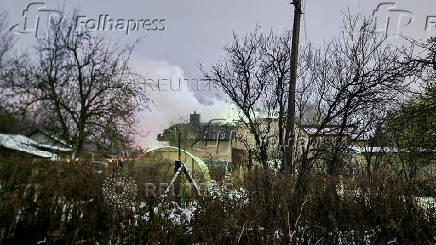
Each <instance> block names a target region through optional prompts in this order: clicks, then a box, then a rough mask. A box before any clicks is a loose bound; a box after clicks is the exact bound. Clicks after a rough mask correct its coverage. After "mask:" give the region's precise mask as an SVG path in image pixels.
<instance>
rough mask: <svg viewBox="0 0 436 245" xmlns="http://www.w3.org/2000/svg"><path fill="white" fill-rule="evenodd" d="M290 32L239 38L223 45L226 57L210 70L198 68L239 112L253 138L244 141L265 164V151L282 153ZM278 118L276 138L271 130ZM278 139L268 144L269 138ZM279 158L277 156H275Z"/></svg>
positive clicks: (254, 33)
mask: <svg viewBox="0 0 436 245" xmlns="http://www.w3.org/2000/svg"><path fill="white" fill-rule="evenodd" d="M289 40H290V34H289V33H285V34H283V35H278V34H275V33H273V32H272V31H271V32H270V33H268V34H263V33H260V31H259V28H257V29H256V31H254V32H252V33H250V34H248V35H246V36H244V37H242V38H241V37H239V36H238V35H236V34H234V36H233V43H232V44H231V45H229V46H227V47H226V48H225V51H226V53H227V57H226V59H225V60H223V61H222V62H219V63H216V64H214V65H213V66H212V67H211V68H210V70H206V69H204V68H203V67H202V71H203V73H204V75H205V76H206V77H207V78H208V79H210V80H211V81H213V82H214V83H215V84H216V85H217V86H218V87H220V88H221V89H222V90H223V91H224V93H225V94H227V96H228V98H229V99H230V102H231V103H232V104H234V105H235V106H236V108H237V109H238V110H239V113H240V115H241V122H242V124H243V126H244V127H245V128H246V129H247V130H248V132H249V133H250V134H252V135H253V137H254V143H251V144H245V145H246V146H247V147H248V148H249V149H248V148H247V150H248V152H249V153H250V154H249V155H250V162H251V160H252V159H251V157H253V158H254V159H255V160H257V161H258V162H260V163H261V164H262V165H263V167H265V168H266V167H267V166H268V160H271V159H268V158H269V157H270V156H269V154H268V150H269V149H270V148H271V147H273V148H275V149H280V150H279V151H281V152H283V145H284V127H283V126H284V125H285V120H286V118H285V111H286V109H285V108H286V102H287V100H286V91H285V88H286V87H287V84H288V81H289V69H290V64H289V62H290V48H289V43H290V42H289ZM272 119H277V120H278V131H279V132H278V137H277V135H274V133H271V131H272V127H273V124H274V125H277V123H275V120H272ZM274 138H278V141H277V142H276V143H274V144H275V145H274V146H272V144H273V143H272V139H274ZM281 155H282V154H281ZM279 158H280V156H279Z"/></svg>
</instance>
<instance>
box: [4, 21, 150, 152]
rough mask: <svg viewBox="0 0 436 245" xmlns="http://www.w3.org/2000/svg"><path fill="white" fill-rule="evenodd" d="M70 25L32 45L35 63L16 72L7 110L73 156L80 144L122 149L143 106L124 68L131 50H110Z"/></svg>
mask: <svg viewBox="0 0 436 245" xmlns="http://www.w3.org/2000/svg"><path fill="white" fill-rule="evenodd" d="M72 23H74V18H73V19H72V21H62V22H60V23H52V25H51V28H50V31H49V36H48V38H46V39H39V41H38V46H37V48H36V50H35V52H36V54H37V58H36V59H34V60H33V59H29V61H28V62H25V63H23V64H21V66H20V67H17V69H16V70H15V74H14V76H15V77H14V79H12V81H10V84H9V86H10V87H11V88H13V90H14V94H13V99H12V100H10V101H11V103H13V104H12V105H10V106H15V107H16V108H17V110H19V111H21V112H23V113H33V114H34V115H37V116H38V117H39V118H40V119H41V120H42V121H43V122H44V123H45V125H46V126H47V127H48V128H47V129H48V130H50V131H51V132H53V133H54V134H57V135H58V136H60V137H61V138H62V139H64V140H66V141H67V142H68V143H70V144H71V145H72V146H73V150H74V152H75V153H76V154H80V153H81V152H82V150H83V145H84V142H85V141H86V140H93V141H94V142H97V143H99V144H101V145H104V146H105V147H107V148H118V147H121V146H126V145H127V144H129V143H130V142H131V137H132V136H133V134H134V133H135V129H134V124H135V112H137V111H139V110H142V109H144V108H145V107H146V106H147V101H148V99H147V98H146V97H145V95H144V93H143V90H141V89H140V87H139V82H138V80H139V79H140V76H139V75H138V74H136V73H134V72H133V71H132V70H131V68H130V65H129V57H130V54H131V52H132V49H133V46H132V47H127V48H119V47H117V46H114V45H110V44H108V43H106V42H105V41H104V40H103V39H102V38H97V37H94V36H92V35H91V34H89V33H87V32H81V31H78V30H76V28H75V26H74V24H72Z"/></svg>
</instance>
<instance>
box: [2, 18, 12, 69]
mask: <svg viewBox="0 0 436 245" xmlns="http://www.w3.org/2000/svg"><path fill="white" fill-rule="evenodd" d="M7 16H8V15H7V12H6V11H1V12H0V72H1V73H3V69H4V68H5V67H6V66H7V65H8V64H9V63H10V61H11V59H10V57H8V56H9V55H10V53H11V51H12V48H13V37H12V35H11V33H10V32H9V29H8V28H7V24H8V22H7Z"/></svg>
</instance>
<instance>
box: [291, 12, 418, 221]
mask: <svg viewBox="0 0 436 245" xmlns="http://www.w3.org/2000/svg"><path fill="white" fill-rule="evenodd" d="M309 51H310V52H311V54H310V56H312V57H313V58H312V59H310V60H311V63H310V64H309V65H308V67H309V69H310V72H309V76H308V77H307V79H308V80H307V81H306V83H303V84H300V85H299V86H300V89H299V90H298V91H299V92H301V93H303V94H300V95H298V96H299V97H300V98H305V99H306V100H308V101H309V103H301V104H300V105H306V106H303V107H300V108H298V109H299V111H300V113H301V114H304V113H305V112H304V111H306V110H308V109H309V108H310V109H311V110H312V111H313V110H314V108H316V109H315V111H316V113H312V115H313V116H314V117H313V118H312V120H313V121H315V122H316V123H317V125H316V127H315V132H313V133H312V137H310V138H309V141H308V142H307V146H306V147H305V151H304V152H303V155H302V156H301V159H300V161H299V162H300V164H301V165H300V166H299V170H300V171H299V172H300V175H299V184H298V186H300V187H304V178H305V176H306V175H308V174H309V173H310V171H311V169H312V167H313V166H314V165H315V164H321V165H324V166H325V171H326V174H327V192H326V195H327V200H329V203H328V206H329V217H330V218H331V221H332V224H334V223H335V208H336V196H337V191H336V183H337V175H338V174H339V170H340V169H341V167H342V166H343V164H344V162H345V160H344V159H345V156H346V150H347V148H348V147H349V146H350V144H351V143H352V142H353V141H355V140H357V139H359V138H360V137H362V136H363V135H365V134H367V133H370V132H371V131H372V130H374V129H375V128H376V125H377V123H378V122H380V120H381V119H383V118H384V116H385V115H386V112H387V109H388V108H389V107H390V106H391V105H392V103H393V102H395V101H397V100H398V99H400V98H401V94H402V92H403V91H405V89H406V88H407V85H408V83H409V82H410V81H408V80H407V79H408V78H410V77H412V75H413V74H414V72H415V69H413V67H409V66H404V65H402V64H401V61H402V57H403V54H404V52H405V50H404V49H400V48H394V47H393V46H392V45H391V44H390V43H389V42H388V41H387V40H386V37H385V36H382V35H379V34H377V33H375V32H374V31H373V22H372V20H371V19H368V18H365V17H364V16H361V15H351V14H350V13H348V14H346V15H345V16H344V30H343V32H342V35H341V36H340V37H339V38H337V39H335V40H333V41H332V42H330V43H328V44H327V45H326V46H325V48H323V49H320V50H309ZM309 82H310V85H308V84H309ZM304 86H306V87H304ZM297 104H298V103H297ZM307 105H310V107H308V106H307ZM328 135H331V136H332V137H327V136H328Z"/></svg>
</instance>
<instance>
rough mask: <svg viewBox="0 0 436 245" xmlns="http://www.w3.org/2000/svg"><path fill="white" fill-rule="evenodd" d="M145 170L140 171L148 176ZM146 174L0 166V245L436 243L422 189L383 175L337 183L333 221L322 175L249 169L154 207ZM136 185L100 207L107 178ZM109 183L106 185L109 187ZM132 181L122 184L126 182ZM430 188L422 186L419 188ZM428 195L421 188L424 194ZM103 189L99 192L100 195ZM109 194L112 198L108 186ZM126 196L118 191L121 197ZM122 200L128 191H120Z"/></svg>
mask: <svg viewBox="0 0 436 245" xmlns="http://www.w3.org/2000/svg"><path fill="white" fill-rule="evenodd" d="M147 171H148V170H147ZM147 171H144V170H135V169H134V168H129V170H128V171H127V168H124V169H123V170H119V169H113V168H105V169H103V170H102V169H101V167H99V166H98V165H97V164H95V163H92V162H86V161H84V162H80V163H77V164H74V166H71V165H68V164H65V163H54V162H48V161H43V160H34V159H12V158H8V159H2V160H1V161H0V198H1V200H0V207H1V208H0V243H1V244H35V243H37V242H38V241H44V240H45V241H46V242H47V243H49V244H78V243H82V244H97V242H98V243H99V244H109V243H112V244H124V243H128V244H156V243H165V244H192V243H201V244H206V243H212V244H227V243H238V242H239V243H245V244H276V243H292V244H314V243H317V242H318V244H351V243H355V244H386V243H388V242H390V241H396V243H397V244H434V243H435V242H436V240H435V238H436V232H435V231H436V218H435V214H436V213H435V207H434V199H432V200H433V207H431V205H430V206H427V208H423V207H421V206H420V204H419V202H418V201H417V200H418V199H417V198H416V196H417V190H419V188H420V184H411V183H402V182H398V181H397V180H396V179H392V178H389V177H387V176H373V178H371V180H369V179H368V178H366V177H359V176H355V177H353V178H341V179H340V182H339V184H338V196H337V202H336V210H335V214H336V215H335V220H336V224H331V222H330V220H329V218H328V215H327V208H328V206H327V205H326V203H327V202H326V195H325V193H326V191H325V186H326V184H325V179H324V176H314V177H312V178H308V179H307V180H306V182H305V184H306V186H307V188H305V190H306V191H305V192H301V191H299V188H296V187H297V186H296V184H295V183H296V181H294V179H293V178H292V177H290V176H287V175H285V174H278V173H275V172H270V171H264V170H252V171H250V172H248V173H246V175H245V180H244V182H243V183H233V186H232V187H230V186H229V185H223V184H217V185H216V186H214V187H211V188H210V191H209V192H208V194H207V195H202V196H201V197H197V198H196V199H195V200H193V199H183V198H182V200H181V201H180V200H177V199H173V198H172V197H169V198H167V199H166V200H165V201H164V202H161V200H162V197H161V196H150V195H147V192H146V188H145V185H144V184H141V183H142V182H144V179H149V180H150V179H151V180H153V181H159V180H158V179H154V178H153V177H152V176H147ZM117 176H124V177H125V178H124V181H127V186H133V185H131V182H129V181H130V178H132V179H133V180H134V182H135V183H136V186H134V188H133V187H132V188H131V189H133V190H130V191H133V192H136V193H133V198H131V197H132V195H125V196H126V197H129V198H131V199H129V200H131V201H132V203H131V204H129V205H114V204H113V203H111V202H108V198H107V195H108V193H106V192H107V190H110V189H111V188H106V189H105V188H102V187H103V186H104V185H105V183H106V185H109V184H110V183H112V184H113V182H107V180H108V178H109V179H110V178H118V177H117ZM108 183H109V184H108ZM129 183H130V184H129ZM426 184H427V185H428V183H427V182H426ZM426 188H427V187H426ZM104 189H105V191H103V190H104ZM113 190H114V191H117V190H116V188H115V187H114V189H113ZM123 191H124V192H126V191H127V192H128V190H126V189H123V190H121V191H119V192H118V193H119V194H120V193H121V194H123V195H124V194H126V193H124V192H123ZM127 194H128V193H127Z"/></svg>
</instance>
